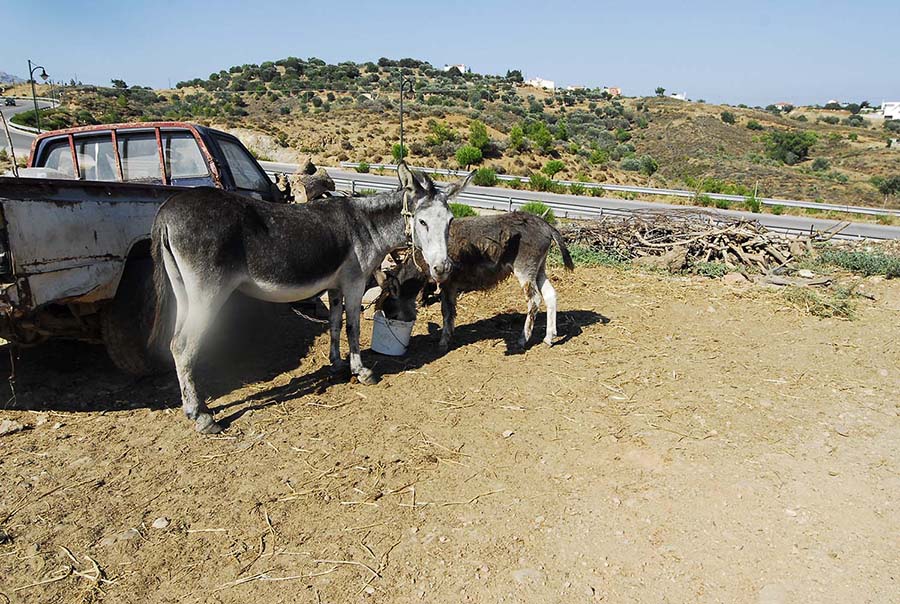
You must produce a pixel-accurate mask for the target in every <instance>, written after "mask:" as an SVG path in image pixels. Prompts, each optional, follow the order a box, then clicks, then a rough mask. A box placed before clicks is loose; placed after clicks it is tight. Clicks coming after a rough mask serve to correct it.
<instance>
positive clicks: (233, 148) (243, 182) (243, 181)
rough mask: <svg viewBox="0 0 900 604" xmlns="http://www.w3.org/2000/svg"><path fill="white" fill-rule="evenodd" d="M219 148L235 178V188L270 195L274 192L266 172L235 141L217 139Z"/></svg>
mask: <svg viewBox="0 0 900 604" xmlns="http://www.w3.org/2000/svg"><path fill="white" fill-rule="evenodd" d="M216 139H217V140H218V142H219V147H220V148H221V149H222V153H223V154H224V155H225V161H226V162H228V167H229V168H231V175H232V176H234V186H235V187H237V188H238V189H245V190H247V191H256V192H259V193H263V194H268V193H269V192H270V191H271V190H272V182H271V181H270V180H269V177H268V176H266V174H265V172H263V171H262V170H260V169H259V165H258V164H257V163H256V161H255V160H254V159H253V157H252V156H251V155H250V154H249V153H247V151H246V150H245V149H244V148H243V147H241V146H240V145H239V144H237V143H235V142H234V141H231V140H228V139H227V138H222V137H216Z"/></svg>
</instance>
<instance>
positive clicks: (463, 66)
mask: <svg viewBox="0 0 900 604" xmlns="http://www.w3.org/2000/svg"><path fill="white" fill-rule="evenodd" d="M454 67H456V68H457V69H458V70H459V73H469V72H470V71H472V70H471V69H469V66H468V65H466V64H465V63H456V64H455V65H444V71H450V70H451V69H453V68H454Z"/></svg>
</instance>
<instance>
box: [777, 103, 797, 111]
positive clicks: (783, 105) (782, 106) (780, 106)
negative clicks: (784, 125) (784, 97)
mask: <svg viewBox="0 0 900 604" xmlns="http://www.w3.org/2000/svg"><path fill="white" fill-rule="evenodd" d="M788 108H791V109H793V108H794V104H793V103H788V102H787V101H780V102H778V103H775V109H777V110H778V111H784V110H785V109H788Z"/></svg>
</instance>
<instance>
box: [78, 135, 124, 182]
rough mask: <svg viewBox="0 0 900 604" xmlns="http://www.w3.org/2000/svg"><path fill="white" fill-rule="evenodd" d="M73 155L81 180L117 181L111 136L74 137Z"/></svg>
mask: <svg viewBox="0 0 900 604" xmlns="http://www.w3.org/2000/svg"><path fill="white" fill-rule="evenodd" d="M75 153H76V154H77V155H78V167H79V169H80V170H81V178H82V180H102V181H107V182H110V181H111V182H115V181H117V180H119V178H118V175H117V174H116V157H115V153H114V152H113V146H112V136H111V135H105V136H90V137H87V136H84V137H75Z"/></svg>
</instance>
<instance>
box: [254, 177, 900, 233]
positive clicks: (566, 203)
mask: <svg viewBox="0 0 900 604" xmlns="http://www.w3.org/2000/svg"><path fill="white" fill-rule="evenodd" d="M264 166H265V168H266V169H267V170H274V171H282V172H288V173H291V172H293V170H294V169H295V167H294V166H292V165H291V164H278V163H271V162H265V164H264ZM328 173H329V174H330V175H331V177H332V178H334V179H335V181H336V182H338V183H339V186H340V184H344V185H345V186H346V183H348V182H349V181H351V180H352V181H353V182H354V183H356V184H355V189H356V190H359V189H365V188H379V189H385V188H389V187H395V186H397V177H396V176H376V175H374V174H359V173H357V172H347V171H344V170H340V169H335V168H328ZM510 198H511V199H512V203H510ZM529 200H540V201H544V202H545V203H548V204H550V205H551V206H553V208H554V211H555V212H556V214H557V215H558V216H563V217H570V218H592V217H597V216H599V215H601V214H617V213H619V214H624V213H628V212H633V211H635V210H661V209H676V210H685V209H689V206H681V205H672V204H666V203H657V202H650V201H630V200H626V199H615V198H608V197H580V196H576V195H557V194H553V193H539V192H536V191H524V190H513V189H506V188H499V187H475V186H472V187H468V188H467V189H466V191H465V192H464V193H463V194H462V199H461V201H465V202H466V203H469V204H470V205H473V206H475V207H480V208H492V209H497V210H508V209H511V208H516V207H521V206H522V205H523V203H525V202H527V201H529ZM704 209H705V210H706V211H709V212H712V213H714V214H719V215H722V216H725V217H729V218H746V219H750V220H758V221H759V222H760V223H761V224H763V225H764V226H766V227H767V228H770V229H774V230H779V231H783V232H793V233H799V232H810V231H829V230H831V229H834V228H836V227H838V225H842V224H846V225H847V226H846V228H844V229H843V230H842V231H841V235H842V238H848V237H854V238H856V237H860V238H862V237H867V238H872V239H900V227H896V226H885V225H880V224H874V223H866V222H847V221H840V220H833V219H824V218H813V217H808V216H786V215H782V216H776V215H775V214H753V213H750V212H741V211H737V210H719V209H712V208H704Z"/></svg>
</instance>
